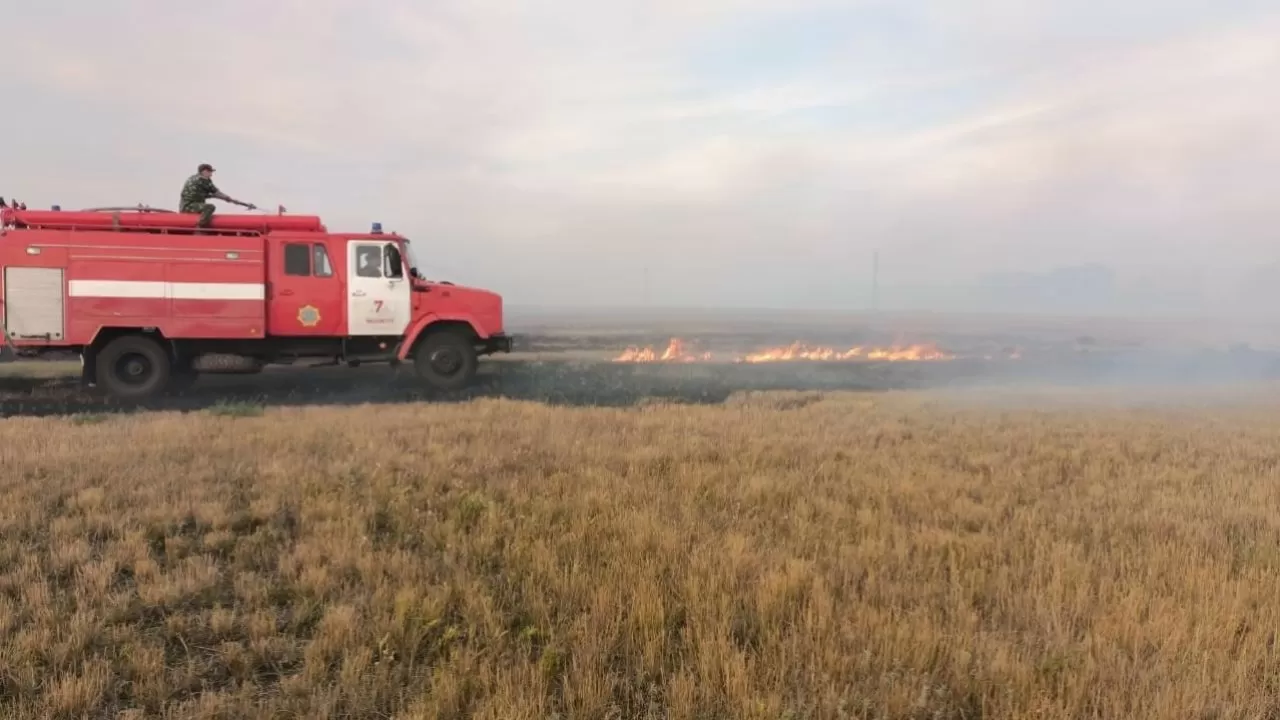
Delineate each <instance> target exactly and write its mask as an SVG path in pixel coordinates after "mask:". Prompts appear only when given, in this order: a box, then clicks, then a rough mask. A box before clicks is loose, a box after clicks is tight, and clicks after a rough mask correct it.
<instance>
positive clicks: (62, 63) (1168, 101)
mask: <svg viewBox="0 0 1280 720" xmlns="http://www.w3.org/2000/svg"><path fill="white" fill-rule="evenodd" d="M370 8H371V6H367V5H363V4H361V3H356V2H343V1H340V0H309V1H307V2H301V1H300V0H283V1H281V2H275V3H271V4H269V5H268V4H257V3H251V2H249V1H248V0H228V1H227V2H224V3H221V4H218V5H215V6H211V7H209V8H205V9H202V10H201V11H200V12H199V13H194V12H192V11H190V10H188V9H185V8H184V7H182V6H180V5H176V4H172V3H165V2H160V1H159V0H151V1H147V0H127V1H122V2H116V3H111V4H110V7H107V6H104V5H101V4H100V5H87V6H86V5H83V3H80V2H74V3H73V2H70V0H46V1H45V2H44V3H39V4H30V5H28V6H24V7H23V8H22V9H20V10H17V11H16V13H15V12H14V11H7V13H6V14H7V16H8V17H7V18H6V20H7V21H8V22H10V24H11V25H12V26H13V27H21V28H23V31H22V32H10V33H9V34H8V36H7V38H6V43H5V45H4V46H3V48H0V62H3V63H4V66H5V67H6V68H8V69H9V70H10V72H8V73H6V75H5V79H3V80H0V90H3V91H4V96H5V97H7V98H11V99H14V100H16V99H21V103H20V105H19V107H22V108H23V109H22V110H20V111H18V113H16V114H15V113H14V112H6V113H5V114H4V115H5V116H7V119H0V132H4V134H5V135H6V136H8V137H12V136H13V134H14V133H15V132H20V133H22V134H23V135H24V137H25V138H26V142H24V143H23V144H21V145H14V146H11V148H10V149H9V150H8V151H6V154H5V156H4V158H3V160H2V162H3V163H4V165H5V170H6V172H5V175H6V177H10V178H14V179H15V180H16V179H18V178H21V180H22V182H23V186H24V188H26V190H24V192H26V191H30V192H35V193H38V194H40V195H43V196H45V197H49V196H52V195H57V196H58V197H57V199H58V201H61V202H63V203H64V204H71V203H73V202H75V203H80V204H84V205H91V204H107V203H111V202H117V201H124V202H135V201H137V200H139V199H144V198H145V199H147V200H148V201H150V202H157V203H164V202H165V201H166V200H165V199H166V198H168V197H170V196H172V195H174V194H175V193H176V191H175V188H176V187H177V185H178V184H179V183H180V182H181V180H182V178H183V177H184V176H185V173H187V172H190V168H191V167H194V164H195V163H197V162H202V161H206V160H207V161H210V162H214V163H216V164H218V165H220V166H221V168H220V169H221V170H222V172H221V173H220V178H221V179H222V182H223V183H224V184H225V185H227V186H228V187H227V189H228V190H229V191H231V192H232V194H238V195H242V196H245V197H251V198H253V199H265V198H271V200H267V201H268V202H270V201H274V200H277V199H278V200H279V201H282V202H285V204H286V205H288V206H290V209H298V210H304V211H314V212H319V213H321V214H323V215H324V216H325V217H326V218H327V219H328V220H329V222H330V224H331V225H332V226H335V227H339V226H341V227H356V228H359V227H364V226H365V225H366V224H367V222H369V221H370V220H372V219H378V220H381V221H383V222H384V223H387V224H390V225H393V226H395V227H397V228H398V229H400V230H402V231H405V232H409V233H412V234H414V235H415V236H417V237H422V238H424V239H426V241H427V242H428V243H430V244H431V247H432V248H433V249H432V251H431V254H430V256H429V258H424V260H426V262H427V264H431V263H437V264H439V265H441V266H445V267H447V268H448V269H449V270H450V272H451V274H454V275H456V276H461V277H459V278H457V279H461V280H464V281H468V282H481V283H485V284H489V285H492V286H494V287H495V288H497V289H499V290H502V291H503V292H505V293H507V294H508V296H509V297H511V298H512V300H513V302H521V301H527V302H590V303H598V302H608V301H612V300H620V301H635V300H638V299H639V296H640V292H641V288H642V284H643V279H642V277H643V272H642V270H643V268H644V267H649V268H651V278H652V279H651V283H652V284H654V285H655V286H660V287H661V289H662V294H663V296H664V297H666V298H668V299H670V300H671V301H672V302H682V303H711V304H733V305H742V304H747V305H750V304H757V303H758V301H760V300H761V299H762V298H765V297H766V296H767V297H768V298H769V299H770V302H772V303H775V304H805V303H806V302H820V303H822V304H840V303H856V302H861V301H862V300H863V299H864V296H865V293H864V292H863V289H862V288H861V287H858V288H856V289H855V288H854V287H853V286H852V285H851V283H850V281H849V278H850V276H851V275H855V274H859V273H861V272H862V271H861V270H857V268H858V267H859V266H860V265H859V264H865V260H866V258H867V257H868V256H869V254H870V252H871V250H872V249H873V248H879V249H880V251H881V253H882V267H883V271H884V273H885V278H886V282H893V281H895V280H896V281H898V282H901V283H903V284H910V285H929V284H933V285H935V286H939V287H943V286H947V285H949V284H955V283H963V282H965V281H967V279H969V278H973V277H976V276H979V275H982V274H984V273H987V272H991V271H1000V270H1015V269H1027V270H1042V269H1046V268H1047V267H1050V266H1052V265H1054V264H1075V263H1082V262H1093V261H1096V262H1102V263H1105V264H1108V265H1110V266H1112V267H1113V268H1115V269H1117V270H1118V271H1119V272H1120V275H1121V277H1124V276H1125V273H1129V274H1130V275H1133V276H1137V275H1138V274H1141V273H1142V272H1148V273H1150V272H1152V268H1164V269H1165V270H1162V271H1159V272H1165V273H1166V274H1168V276H1170V277H1172V276H1173V273H1174V272H1175V271H1178V270H1179V269H1181V270H1185V271H1190V270H1203V269H1205V268H1206V267H1208V268H1212V269H1214V270H1215V271H1216V272H1219V273H1221V274H1222V275H1223V277H1226V278H1230V277H1232V275H1231V274H1232V273H1238V272H1241V271H1242V270H1243V269H1247V268H1248V267H1249V266H1250V265H1251V264H1254V263H1260V262H1269V261H1273V260H1275V255H1276V253H1277V252H1278V251H1276V250H1274V249H1273V248H1272V244H1273V242H1272V241H1271V240H1270V239H1269V236H1268V232H1269V231H1268V228H1269V227H1273V226H1274V225H1275V224H1276V221H1277V220H1280V218H1277V217H1276V215H1277V213H1278V212H1280V211H1278V210H1276V209H1274V208H1275V203H1274V201H1273V200H1272V199H1271V198H1270V197H1267V196H1266V195H1265V189H1266V188H1267V187H1268V184H1269V182H1270V179H1269V172H1268V170H1269V168H1270V167H1274V166H1275V164H1276V162H1277V161H1280V140H1277V139H1276V136H1275V135H1274V127H1273V126H1274V118H1275V117H1278V116H1280V91H1277V90H1276V86H1275V83H1274V80H1273V78H1274V77H1275V76H1276V74H1277V72H1278V71H1280V47H1278V46H1277V45H1276V44H1275V43H1274V38H1275V37H1276V36H1277V31H1278V30H1280V13H1278V12H1277V11H1275V10H1273V9H1271V8H1270V7H1269V6H1268V5H1266V4H1263V3H1257V2H1252V0H1242V2H1239V3H1233V4H1232V5H1231V7H1230V8H1226V7H1225V6H1213V5H1211V4H1209V3H1207V2H1195V1H1193V0H1174V1H1173V2H1164V3H1155V2H1152V1H1151V0H1135V1H1134V2H1132V3H1124V4H1113V3H1103V2H1100V1H1098V0H1082V1H1079V2H1067V0H1056V1H1054V2H1047V3H1038V4H1034V5H1031V4H1026V3H1020V2H1012V0H983V1H982V2H978V3H974V2H964V3H960V2H958V1H957V0H935V1H932V2H917V3H909V4H903V3H889V2H883V1H872V0H866V1H864V2H856V3H848V2H843V3H837V2H834V1H832V0H800V1H799V2H794V1H793V2H784V1H783V0H709V1H706V2H695V3H690V2H676V1H675V0H658V1H650V2H640V0H626V1H624V2H619V3H585V2H559V3H554V4H552V3H523V4H512V3H505V2H502V3H500V2H496V1H493V0H444V1H443V2H439V3H432V4H430V5H421V4H417V3H410V2H407V0H387V1H386V2H383V3H379V5H378V6H377V9H376V11H375V10H372V9H370ZM73 10H74V12H72V11H73ZM6 126H7V127H6ZM15 180H9V181H8V182H14V181H15ZM4 190H5V189H4V188H0V191H4ZM11 192H12V191H11ZM116 195H119V196H120V197H117V196H116ZM106 196H111V197H106ZM29 199H31V200H33V201H34V200H36V198H34V197H31V198H29ZM73 199H74V200H73ZM51 201H52V199H51ZM81 201H82V202H81ZM419 252H421V250H420V251H419ZM1157 274H1158V273H1157ZM764 287H767V288H768V290H767V292H766V291H765V290H762V288H764ZM815 288H821V289H820V290H815Z"/></svg>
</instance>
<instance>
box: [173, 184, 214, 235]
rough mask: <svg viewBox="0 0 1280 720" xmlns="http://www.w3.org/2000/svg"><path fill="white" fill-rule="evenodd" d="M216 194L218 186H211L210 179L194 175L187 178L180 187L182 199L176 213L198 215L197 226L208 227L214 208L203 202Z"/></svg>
mask: <svg viewBox="0 0 1280 720" xmlns="http://www.w3.org/2000/svg"><path fill="white" fill-rule="evenodd" d="M218 194H219V192H218V186H217V185H214V184H213V179H212V178H207V177H204V176H203V175H201V174H199V173H196V174H195V175H192V176H191V177H189V178H187V182H186V183H184V184H183V186H182V199H181V200H179V202H178V212H184V213H200V221H199V222H198V223H197V225H198V226H199V227H209V222H210V221H211V220H213V209H214V208H213V205H211V204H210V203H208V202H205V201H206V200H208V199H209V198H211V197H216V196H217V195H218Z"/></svg>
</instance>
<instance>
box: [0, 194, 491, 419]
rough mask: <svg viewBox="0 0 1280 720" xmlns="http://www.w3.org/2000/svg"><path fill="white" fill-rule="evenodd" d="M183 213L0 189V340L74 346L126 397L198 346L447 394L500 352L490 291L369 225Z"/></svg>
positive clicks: (203, 352)
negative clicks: (372, 372)
mask: <svg viewBox="0 0 1280 720" xmlns="http://www.w3.org/2000/svg"><path fill="white" fill-rule="evenodd" d="M197 220H198V216H197V215H191V214H183V213H175V212H172V211H168V210H160V209H153V208H147V207H137V208H96V209H91V210H84V211H75V212H64V211H62V210H60V209H58V208H57V206H54V209H52V210H27V209H26V206H25V205H21V206H18V205H17V204H16V203H14V205H12V206H10V205H4V204H3V200H0V319H2V322H3V329H4V337H3V340H2V341H0V345H4V344H7V345H8V346H9V347H8V350H9V351H10V352H12V353H14V354H16V355H18V356H40V355H45V354H49V353H66V352H68V351H70V352H75V353H79V354H80V358H81V362H82V365H83V368H84V369H83V378H84V380H85V382H87V383H89V384H93V385H96V386H97V387H98V388H99V389H101V390H104V391H106V392H107V393H109V394H111V395H114V396H116V397H118V398H121V399H131V400H137V399H142V398H146V397H150V396H153V395H155V394H157V393H160V392H163V391H166V390H173V389H182V388H185V387H188V386H189V385H190V384H191V383H192V382H194V381H195V379H196V377H197V376H198V374H199V373H200V372H202V370H201V367H200V365H201V361H202V359H206V358H207V357H209V356H223V357H224V358H225V357H226V356H231V358H232V359H233V360H235V361H243V362H245V363H248V364H249V368H250V371H256V370H260V369H261V368H262V366H264V365H267V364H289V363H293V362H295V361H299V360H310V361H313V362H315V363H316V364H328V365H336V364H341V363H346V364H348V365H351V366H355V365H357V364H360V363H368V362H388V363H391V364H393V365H396V364H399V363H401V362H411V363H412V364H413V368H414V371H415V372H416V374H417V375H418V377H420V378H421V379H422V380H423V381H424V382H425V383H426V384H427V385H428V386H429V387H431V388H433V389H437V390H457V389H461V388H463V387H465V386H467V385H468V384H469V383H470V382H471V381H472V379H473V378H474V376H475V373H476V365H477V359H478V357H479V356H481V355H488V354H491V353H495V352H510V351H511V340H510V338H509V337H508V336H507V335H506V334H505V333H504V328H503V324H502V323H503V308H502V297H501V296H499V295H497V294H495V293H492V292H489V291H487V290H482V289H478V288H470V287H462V286H458V285H453V284H451V283H447V282H435V281H428V280H425V279H424V278H423V277H422V276H421V275H420V274H419V272H418V269H417V268H416V267H415V266H414V264H413V262H412V258H413V252H412V248H411V245H410V242H409V240H408V239H406V238H404V237H402V236H400V235H398V234H396V233H384V232H383V231H382V227H381V225H380V224H379V223H373V226H372V230H371V231H370V232H367V233H331V232H329V231H328V230H327V229H326V228H325V226H324V224H323V223H321V221H320V218H319V217H317V216H314V215H288V214H285V213H284V210H283V208H282V209H281V210H280V211H279V213H278V214H241V215H234V214H233V215H221V216H215V218H214V220H213V223H212V225H211V227H209V228H203V229H202V228H197V227H196V221H197Z"/></svg>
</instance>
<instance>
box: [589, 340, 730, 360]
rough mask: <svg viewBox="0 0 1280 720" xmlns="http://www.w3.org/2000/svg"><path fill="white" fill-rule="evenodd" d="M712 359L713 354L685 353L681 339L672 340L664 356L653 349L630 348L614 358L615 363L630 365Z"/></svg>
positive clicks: (663, 353) (664, 351)
mask: <svg viewBox="0 0 1280 720" xmlns="http://www.w3.org/2000/svg"><path fill="white" fill-rule="evenodd" d="M710 359H711V353H702V354H701V355H691V354H689V353H688V352H685V349H684V341H682V340H681V339H680V338H671V342H669V343H667V349H666V350H663V351H662V355H658V354H657V353H655V352H654V351H653V348H651V347H647V348H644V349H641V348H637V347H629V348H627V349H626V350H624V351H623V353H622V354H621V355H619V356H618V357H616V358H614V359H613V361H614V362H630V363H650V362H698V361H699V360H703V361H708V360H710Z"/></svg>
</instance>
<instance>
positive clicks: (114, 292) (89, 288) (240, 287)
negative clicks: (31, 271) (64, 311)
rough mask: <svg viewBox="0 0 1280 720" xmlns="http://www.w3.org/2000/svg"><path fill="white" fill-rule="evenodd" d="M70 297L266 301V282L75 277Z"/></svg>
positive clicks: (70, 285) (69, 285) (70, 282)
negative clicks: (205, 281) (82, 278)
mask: <svg viewBox="0 0 1280 720" xmlns="http://www.w3.org/2000/svg"><path fill="white" fill-rule="evenodd" d="M67 295H68V296H69V297H83V298H117V299H119V298H131V299H155V300H164V299H172V300H262V299H264V298H266V292H265V290H264V288H263V285H262V283H198V282H163V281H159V280H71V281H69V282H68V283H67Z"/></svg>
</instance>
